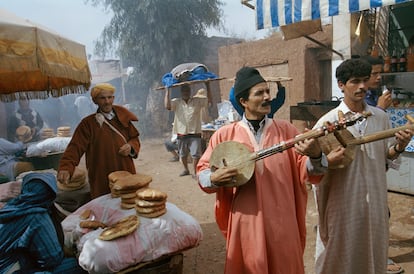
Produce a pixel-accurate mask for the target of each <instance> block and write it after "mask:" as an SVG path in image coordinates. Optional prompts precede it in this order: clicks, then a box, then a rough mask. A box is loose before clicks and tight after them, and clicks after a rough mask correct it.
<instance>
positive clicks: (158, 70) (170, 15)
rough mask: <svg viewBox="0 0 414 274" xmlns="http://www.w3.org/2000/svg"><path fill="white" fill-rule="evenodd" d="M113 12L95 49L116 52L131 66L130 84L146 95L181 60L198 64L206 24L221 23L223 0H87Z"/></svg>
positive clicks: (142, 97) (102, 55)
mask: <svg viewBox="0 0 414 274" xmlns="http://www.w3.org/2000/svg"><path fill="white" fill-rule="evenodd" d="M85 1H86V2H91V3H92V4H93V5H95V6H99V5H101V6H104V7H105V9H111V10H112V11H113V18H112V20H111V22H110V24H108V25H107V26H106V27H105V29H104V30H103V32H102V34H101V37H100V38H99V40H98V41H97V42H96V45H95V46H96V48H95V53H96V54H97V55H99V56H101V57H105V54H107V53H108V52H110V51H113V50H115V51H116V52H117V54H118V55H119V56H120V57H121V59H122V61H123V63H124V64H123V66H124V67H126V66H132V67H134V73H133V74H132V75H131V77H130V81H132V83H129V85H130V86H135V87H136V89H138V90H140V92H139V97H140V99H141V100H142V99H144V100H145V98H146V97H147V94H148V90H150V87H151V86H152V85H154V83H155V82H157V83H160V79H161V77H162V76H163V75H164V74H165V73H166V72H168V71H170V70H171V69H172V68H173V67H175V66H176V65H178V64H180V63H186V62H202V61H201V60H203V56H204V54H203V53H204V52H205V51H204V48H203V44H204V43H203V41H204V40H205V38H206V29H207V28H208V27H221V25H220V18H221V16H222V11H221V9H220V7H221V6H222V5H223V3H222V2H221V0H85Z"/></svg>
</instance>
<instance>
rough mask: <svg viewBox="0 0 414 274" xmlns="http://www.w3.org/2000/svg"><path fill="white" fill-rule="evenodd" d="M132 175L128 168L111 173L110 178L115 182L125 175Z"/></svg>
mask: <svg viewBox="0 0 414 274" xmlns="http://www.w3.org/2000/svg"><path fill="white" fill-rule="evenodd" d="M129 175H131V172H129V171H126V170H117V171H113V172H111V173H109V175H108V180H109V181H110V182H112V183H114V182H115V181H116V180H118V179H120V178H123V177H125V176H129Z"/></svg>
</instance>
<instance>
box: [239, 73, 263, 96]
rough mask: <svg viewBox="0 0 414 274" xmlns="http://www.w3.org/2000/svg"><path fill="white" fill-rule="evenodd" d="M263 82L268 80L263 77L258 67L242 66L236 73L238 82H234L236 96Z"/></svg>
mask: <svg viewBox="0 0 414 274" xmlns="http://www.w3.org/2000/svg"><path fill="white" fill-rule="evenodd" d="M262 82H266V81H265V79H263V77H262V76H261V75H260V73H259V71H258V70H257V69H255V68H251V67H242V68H241V69H240V70H239V71H238V72H237V74H236V82H235V83H234V96H235V97H237V95H238V94H240V93H242V92H243V91H245V90H248V89H250V88H251V87H253V86H254V85H257V84H259V83H262Z"/></svg>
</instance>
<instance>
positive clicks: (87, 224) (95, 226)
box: [79, 221, 107, 229]
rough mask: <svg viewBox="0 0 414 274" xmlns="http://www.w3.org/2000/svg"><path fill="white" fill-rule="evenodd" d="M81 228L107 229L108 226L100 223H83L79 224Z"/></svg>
mask: <svg viewBox="0 0 414 274" xmlns="http://www.w3.org/2000/svg"><path fill="white" fill-rule="evenodd" d="M79 226H80V227H81V228H90V229H97V228H99V227H100V228H105V227H107V225H106V224H104V223H102V222H100V221H82V222H80V223H79Z"/></svg>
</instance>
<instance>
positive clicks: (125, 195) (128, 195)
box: [115, 191, 137, 202]
mask: <svg viewBox="0 0 414 274" xmlns="http://www.w3.org/2000/svg"><path fill="white" fill-rule="evenodd" d="M115 193H119V192H117V191H115ZM119 196H121V198H122V199H135V198H137V194H136V193H135V192H129V193H119ZM134 202H135V200H134Z"/></svg>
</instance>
